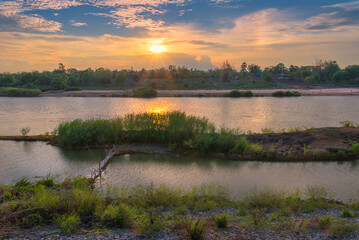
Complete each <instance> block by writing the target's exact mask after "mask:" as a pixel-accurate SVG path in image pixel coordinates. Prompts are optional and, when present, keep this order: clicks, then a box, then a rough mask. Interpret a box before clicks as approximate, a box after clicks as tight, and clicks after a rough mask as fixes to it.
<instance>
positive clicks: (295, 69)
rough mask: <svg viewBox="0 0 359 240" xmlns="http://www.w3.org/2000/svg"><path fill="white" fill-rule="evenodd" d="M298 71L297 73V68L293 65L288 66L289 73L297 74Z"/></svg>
mask: <svg viewBox="0 0 359 240" xmlns="http://www.w3.org/2000/svg"><path fill="white" fill-rule="evenodd" d="M298 71H299V67H298V66H294V65H290V66H289V72H291V73H293V72H298Z"/></svg>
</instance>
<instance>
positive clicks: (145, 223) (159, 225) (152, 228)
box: [138, 214, 163, 236]
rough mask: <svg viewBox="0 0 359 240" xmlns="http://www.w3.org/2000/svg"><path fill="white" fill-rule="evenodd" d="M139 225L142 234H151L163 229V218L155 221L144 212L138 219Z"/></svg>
mask: <svg viewBox="0 0 359 240" xmlns="http://www.w3.org/2000/svg"><path fill="white" fill-rule="evenodd" d="M138 227H139V229H140V233H139V235H140V236H149V235H151V234H154V233H157V232H159V231H161V230H162V229H163V220H162V218H158V219H157V221H155V222H153V221H152V220H151V217H150V216H149V215H148V214H144V215H142V216H140V218H139V220H138Z"/></svg>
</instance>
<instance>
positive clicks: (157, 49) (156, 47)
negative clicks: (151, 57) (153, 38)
mask: <svg viewBox="0 0 359 240" xmlns="http://www.w3.org/2000/svg"><path fill="white" fill-rule="evenodd" d="M150 51H151V52H153V53H162V52H165V51H166V47H165V46H163V45H152V46H151V47H150Z"/></svg>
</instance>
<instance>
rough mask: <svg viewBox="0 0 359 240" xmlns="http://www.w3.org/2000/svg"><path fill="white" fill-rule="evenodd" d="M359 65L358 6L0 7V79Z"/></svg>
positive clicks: (273, 0)
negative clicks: (64, 72)
mask: <svg viewBox="0 0 359 240" xmlns="http://www.w3.org/2000/svg"><path fill="white" fill-rule="evenodd" d="M227 59H228V60H229V61H230V62H232V63H233V64H234V65H235V67H237V68H239V67H240V65H241V63H242V62H243V61H246V62H247V63H249V64H250V63H256V64H259V65H260V66H263V67H265V66H272V65H276V64H277V63H279V62H283V63H284V64H286V65H290V64H295V65H310V64H314V63H315V60H316V59H323V60H330V59H331V60H337V61H338V62H339V64H340V66H341V67H345V66H347V65H351V64H359V1H336V0H301V1H299V0H298V1H297V0H207V1H205V0H139V1H135V0H13V1H7V0H0V72H18V71H32V70H40V71H43V70H53V69H54V68H56V67H57V65H58V63H59V62H61V63H63V64H64V65H65V66H66V67H68V68H70V67H73V68H77V69H86V68H88V67H91V68H94V69H96V68H98V67H104V68H110V69H124V68H130V67H131V66H133V68H135V69H140V68H142V67H144V68H155V67H161V66H163V67H167V66H168V65H170V64H172V65H180V66H187V67H193V68H199V69H209V68H215V67H218V66H220V64H221V62H223V61H224V60H227Z"/></svg>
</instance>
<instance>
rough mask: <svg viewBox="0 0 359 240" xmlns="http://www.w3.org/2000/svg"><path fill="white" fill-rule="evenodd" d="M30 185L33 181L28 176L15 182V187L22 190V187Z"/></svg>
mask: <svg viewBox="0 0 359 240" xmlns="http://www.w3.org/2000/svg"><path fill="white" fill-rule="evenodd" d="M30 185H31V183H30V182H29V180H28V178H26V177H24V178H21V179H20V180H18V181H17V182H16V183H15V184H14V189H15V190H21V189H24V188H27V187H29V186H30Z"/></svg>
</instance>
